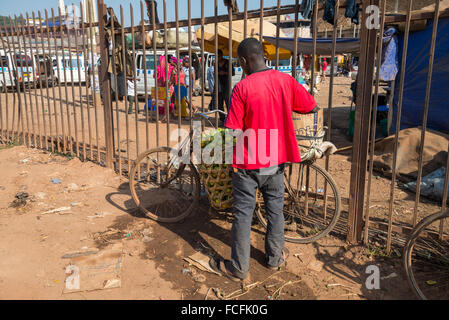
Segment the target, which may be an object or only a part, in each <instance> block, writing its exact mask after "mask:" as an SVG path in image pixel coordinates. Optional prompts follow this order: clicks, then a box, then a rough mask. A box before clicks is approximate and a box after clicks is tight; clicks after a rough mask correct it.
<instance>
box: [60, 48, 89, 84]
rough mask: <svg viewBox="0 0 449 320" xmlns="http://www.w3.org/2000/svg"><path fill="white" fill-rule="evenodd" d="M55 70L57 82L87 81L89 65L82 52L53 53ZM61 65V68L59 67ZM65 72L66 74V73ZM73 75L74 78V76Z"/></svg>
mask: <svg viewBox="0 0 449 320" xmlns="http://www.w3.org/2000/svg"><path fill="white" fill-rule="evenodd" d="M52 60H53V70H54V73H55V76H56V81H57V83H65V82H67V83H85V82H86V78H87V67H86V66H85V59H84V55H83V54H82V53H79V54H78V55H77V54H76V53H68V52H66V53H64V56H62V55H57V56H55V55H53V57H52ZM58 65H59V69H58ZM64 72H65V74H64ZM72 76H73V78H72Z"/></svg>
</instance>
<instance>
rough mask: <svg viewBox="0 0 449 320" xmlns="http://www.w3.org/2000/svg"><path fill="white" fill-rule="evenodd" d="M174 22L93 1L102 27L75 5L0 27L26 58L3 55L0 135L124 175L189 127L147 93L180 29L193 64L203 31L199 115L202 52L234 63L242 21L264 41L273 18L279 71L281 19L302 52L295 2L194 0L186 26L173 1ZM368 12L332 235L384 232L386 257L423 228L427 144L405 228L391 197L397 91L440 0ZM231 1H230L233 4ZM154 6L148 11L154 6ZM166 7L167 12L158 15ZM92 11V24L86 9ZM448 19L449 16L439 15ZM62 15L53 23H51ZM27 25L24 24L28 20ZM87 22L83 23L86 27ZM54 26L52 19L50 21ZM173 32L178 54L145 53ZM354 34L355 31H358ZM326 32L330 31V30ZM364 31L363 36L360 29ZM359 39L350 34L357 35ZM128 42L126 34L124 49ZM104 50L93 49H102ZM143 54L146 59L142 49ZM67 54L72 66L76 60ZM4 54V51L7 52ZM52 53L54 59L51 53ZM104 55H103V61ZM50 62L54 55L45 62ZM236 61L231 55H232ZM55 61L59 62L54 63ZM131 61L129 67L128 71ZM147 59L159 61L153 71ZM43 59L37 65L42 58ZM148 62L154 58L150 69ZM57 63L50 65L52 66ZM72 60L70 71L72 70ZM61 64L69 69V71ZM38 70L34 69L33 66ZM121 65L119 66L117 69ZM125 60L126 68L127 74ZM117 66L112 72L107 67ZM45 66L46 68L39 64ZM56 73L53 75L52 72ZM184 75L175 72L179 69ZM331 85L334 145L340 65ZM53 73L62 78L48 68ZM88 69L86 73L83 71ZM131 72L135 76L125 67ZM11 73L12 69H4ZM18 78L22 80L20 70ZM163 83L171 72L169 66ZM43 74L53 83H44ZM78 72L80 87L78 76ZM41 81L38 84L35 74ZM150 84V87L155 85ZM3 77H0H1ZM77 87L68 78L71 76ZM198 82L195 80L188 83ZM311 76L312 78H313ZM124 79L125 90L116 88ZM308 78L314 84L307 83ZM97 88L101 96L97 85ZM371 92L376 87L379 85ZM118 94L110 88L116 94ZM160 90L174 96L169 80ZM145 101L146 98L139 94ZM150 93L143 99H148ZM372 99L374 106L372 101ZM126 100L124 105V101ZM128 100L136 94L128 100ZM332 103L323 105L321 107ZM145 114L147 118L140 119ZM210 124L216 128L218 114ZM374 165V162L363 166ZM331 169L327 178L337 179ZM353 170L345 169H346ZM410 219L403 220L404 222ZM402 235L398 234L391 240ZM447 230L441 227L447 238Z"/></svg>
mask: <svg viewBox="0 0 449 320" xmlns="http://www.w3.org/2000/svg"><path fill="white" fill-rule="evenodd" d="M173 2H174V8H175V17H176V18H175V21H167V5H166V1H165V0H163V1H159V4H162V16H163V19H162V22H160V23H158V22H157V20H156V19H157V17H156V16H155V14H152V15H149V17H150V20H149V21H148V23H147V22H145V20H146V14H147V12H146V11H145V6H144V3H143V2H141V3H140V7H139V8H138V10H139V11H140V23H137V24H136V23H135V21H134V17H135V15H134V10H135V8H134V7H133V6H132V5H130V7H129V9H130V16H129V20H128V19H126V21H130V26H127V27H125V18H126V17H125V16H124V12H123V7H122V6H120V12H119V13H118V14H116V13H115V12H114V11H113V10H112V9H111V8H108V7H107V5H105V3H104V2H103V0H98V3H97V5H98V7H97V11H98V17H99V19H98V21H92V11H93V8H87V10H83V7H82V4H80V6H79V7H80V8H81V10H80V12H81V20H80V21H81V23H80V24H77V23H75V24H74V25H73V27H70V26H69V25H63V24H62V23H59V24H58V23H56V20H58V21H60V22H61V21H62V19H63V17H62V16H61V12H59V14H58V15H57V16H55V14H54V12H53V10H52V12H51V16H49V15H48V13H47V11H45V16H44V19H45V20H44V21H45V23H43V24H42V23H41V24H40V25H39V26H36V25H32V24H30V23H28V21H30V20H29V19H28V18H29V17H30V16H29V15H28V14H26V16H25V17H26V20H25V19H24V17H22V16H21V17H20V18H21V19H20V20H19V19H17V17H15V19H11V25H9V26H8V25H6V24H5V25H3V26H1V27H0V29H1V36H2V37H1V41H2V42H1V43H2V49H3V51H4V52H6V51H8V52H13V53H17V52H20V53H23V55H24V56H25V58H24V59H23V58H22V57H21V56H20V58H19V59H16V58H17V57H15V56H14V59H11V60H13V65H12V66H9V65H3V63H10V62H11V61H8V60H3V59H2V62H1V63H2V65H1V68H2V70H4V72H3V75H2V76H3V84H4V85H3V87H4V88H6V83H7V79H6V77H7V76H9V77H10V79H11V88H6V90H5V91H6V92H5V93H4V94H2V95H1V99H0V103H1V104H2V105H0V111H1V113H0V125H1V128H0V138H1V139H2V141H3V142H8V141H14V140H16V139H21V140H22V141H23V142H24V143H26V144H27V145H28V146H30V147H37V148H42V149H46V150H50V151H53V152H61V153H74V154H76V156H78V157H80V158H81V159H83V160H91V161H95V162H98V163H102V164H104V165H105V166H106V167H109V168H113V169H114V170H116V171H117V172H118V173H119V174H121V175H125V176H126V175H127V174H128V173H129V171H130V167H131V165H132V163H133V161H135V159H136V158H137V156H138V155H139V154H140V153H141V152H142V151H145V150H147V149H150V148H153V147H159V146H171V145H173V144H174V143H176V142H174V141H170V134H171V132H172V131H173V130H174V129H176V128H178V129H179V128H186V129H189V128H191V127H192V121H193V120H192V117H187V118H184V117H183V115H182V112H181V111H180V110H178V113H177V117H176V119H170V116H171V115H170V110H169V108H170V101H169V97H168V95H165V96H164V97H163V98H162V99H164V100H165V104H163V105H164V106H165V112H163V113H164V114H165V115H166V119H165V120H166V122H165V123H161V118H160V117H161V115H160V112H159V108H158V106H159V101H158V100H160V97H159V95H158V94H156V95H154V94H153V95H152V93H151V92H150V91H149V90H148V89H149V87H150V86H149V83H150V82H154V89H155V90H154V92H159V88H158V86H159V85H158V81H156V79H157V77H158V70H157V60H158V58H159V56H165V57H168V56H169V54H170V52H173V56H175V57H177V58H179V57H180V56H181V52H180V49H181V48H180V28H183V27H187V28H188V30H189V32H188V47H187V49H186V50H185V51H186V54H188V55H189V56H190V57H192V53H193V48H192V40H193V39H192V37H193V35H192V33H191V29H192V27H195V26H196V27H197V28H198V30H200V31H199V33H200V35H201V37H200V39H201V40H200V43H199V47H200V48H201V49H200V51H199V52H198V58H200V59H199V61H200V68H199V70H200V86H199V87H200V89H201V90H200V91H201V97H200V98H199V99H200V106H199V108H200V109H202V110H204V109H206V108H207V105H206V98H205V92H206V62H207V60H206V56H207V54H209V53H213V54H215V57H217V56H218V50H219V49H224V50H226V51H227V52H228V57H229V61H232V59H233V52H235V49H236V46H238V43H236V41H233V32H232V30H233V24H235V23H237V22H241V21H243V31H242V34H243V38H247V37H249V36H256V37H259V39H260V40H261V41H263V40H264V38H263V36H264V23H263V21H264V19H266V18H269V17H276V19H277V29H276V53H275V57H276V58H275V68H276V69H280V66H279V61H280V47H279V38H280V27H279V25H280V24H279V22H280V17H281V15H285V14H292V15H294V26H295V28H294V33H293V39H294V40H293V41H294V46H293V48H294V51H293V52H292V54H293V57H298V51H297V48H298V43H297V42H298V25H299V22H298V21H299V12H300V2H299V0H295V1H293V3H292V4H291V5H282V3H281V0H278V1H277V6H276V7H270V8H266V7H264V1H263V0H260V8H259V9H257V10H248V1H247V0H244V1H241V2H243V3H244V6H243V10H241V11H239V10H238V9H237V8H236V7H233V6H232V5H231V4H230V5H229V6H228V7H227V14H224V15H219V14H218V13H219V4H218V0H214V16H209V17H205V10H204V8H205V6H204V0H201V7H200V8H198V7H195V12H199V11H201V17H200V18H194V19H192V18H191V11H192V4H191V1H190V0H187V8H188V10H187V19H185V20H179V18H178V17H179V4H178V0H174V1H173ZM346 2H347V1H343V0H340V1H339V0H337V1H336V3H335V8H334V9H335V18H334V25H333V27H332V53H331V61H334V59H335V57H336V44H337V38H338V35H339V32H341V31H340V30H341V28H340V26H339V25H338V16H339V10H340V12H341V10H343V9H344V8H345V7H346V5H347V3H346ZM359 2H360V5H361V14H362V18H361V29H360V40H361V49H360V63H359V81H358V84H357V98H356V112H355V129H354V140H353V146H352V150H353V151H352V160H351V179H350V186H349V190H350V191H349V200H348V202H347V204H348V208H347V210H346V212H345V214H344V215H343V217H342V219H343V220H342V222H341V223H340V224H339V225H340V228H337V229H338V230H339V231H340V232H341V233H343V234H346V235H347V239H348V241H350V242H359V241H361V240H362V238H363V241H364V242H365V244H368V243H369V241H370V238H371V237H373V235H378V234H379V233H382V234H384V235H385V240H386V247H387V250H388V251H390V250H391V244H392V240H398V242H400V238H401V237H400V236H401V235H405V234H406V233H407V230H409V229H410V227H411V226H414V225H415V224H416V222H417V219H418V216H417V213H418V211H419V210H418V208H419V205H420V196H419V194H420V192H419V185H420V181H421V178H422V175H421V173H422V166H423V161H422V156H423V143H422V144H421V150H420V151H421V152H420V159H419V170H418V172H419V173H418V190H417V193H416V201H415V210H414V215H413V219H412V221H408V226H406V227H404V222H401V224H400V227H399V225H398V224H397V223H394V222H393V221H394V219H393V212H394V195H395V190H396V188H397V187H396V172H395V167H396V160H397V156H398V155H397V149H398V134H399V131H398V130H399V129H398V128H400V119H401V117H400V115H401V108H402V95H403V90H404V85H406V84H405V83H404V72H405V71H404V70H405V66H406V63H407V61H406V59H405V57H406V53H407V39H408V35H409V33H410V24H411V21H414V20H422V19H434V21H436V22H437V21H438V17H440V16H442V15H441V14H440V12H439V1H435V4H436V10H435V12H434V13H424V14H423V13H416V14H413V13H412V10H411V9H412V4H413V0H409V2H408V3H409V6H408V12H407V14H406V15H394V16H386V14H385V13H386V0H363V1H359ZM148 3H151V4H150V8H149V9H152V10H149V11H151V12H155V8H154V2H152V1H151V2H148ZM230 3H233V2H232V1H231V2H230ZM315 3H316V4H315V5H314V6H313V9H312V24H311V34H312V41H313V42H312V43H313V49H312V61H315V57H317V56H318V55H317V35H318V25H317V21H318V13H319V12H320V11H322V10H323V8H324V4H322V3H318V1H316V2H315ZM372 5H374V6H377V7H380V13H381V16H380V27H379V28H368V27H367V25H366V23H365V21H366V20H367V19H368V18H369V16H368V15H369V11H368V12H367V8H368V7H369V6H372ZM151 6H152V8H151ZM159 9H161V8H159ZM84 12H85V13H86V15H87V17H86V18H87V19H85V17H84V14H83V13H84ZM444 14H445V15H446V16H447V12H445V13H444ZM31 17H32V18H33V20H35V18H36V17H37V18H38V19H39V21H41V20H42V14H41V13H40V12H38V13H37V15H36V14H35V13H32V15H31ZM56 17H57V18H58V19H55V18H56ZM251 19H253V20H254V19H257V20H259V30H257V31H256V32H254V30H252V31H250V30H249V29H248V21H250V20H251ZM22 21H27V23H21V22H22ZM86 21H87V22H86ZM50 22H51V23H50ZM398 22H405V23H406V25H405V31H404V34H405V39H406V41H404V50H403V52H404V56H403V59H402V66H401V70H402V71H401V74H400V81H399V82H398V83H399V85H400V89H399V104H398V112H397V119H396V128H397V129H396V133H395V148H394V155H393V159H394V164H393V172H392V179H391V188H390V198H389V201H388V212H387V215H386V216H385V217H384V223H382V222H379V221H378V220H373V219H372V211H373V210H371V209H370V206H371V198H370V195H371V192H372V190H371V185H372V178H373V176H374V175H373V161H372V160H373V156H374V145H375V132H376V125H375V124H376V114H377V96H378V94H379V68H377V69H375V65H378V66H379V65H380V61H381V58H382V57H381V53H382V50H381V48H382V34H383V32H384V26H385V25H386V24H388V23H398ZM220 23H227V24H228V29H229V35H228V43H227V46H224V47H222V48H220V47H219V37H218V36H215V39H214V52H206V51H205V28H206V26H207V25H210V24H212V25H213V26H214V32H215V35H218V34H219V26H220ZM170 28H172V29H175V30H176V32H175V33H176V46H175V49H174V50H172V49H170V50H169V49H168V43H167V37H166V36H165V37H164V41H163V43H162V47H161V46H157V44H156V40H154V39H153V41H152V49H149V48H147V46H146V45H145V41H146V40H147V38H146V37H147V33H148V32H149V31H152V34H153V36H154V37H155V35H156V33H157V31H162V32H163V33H164V34H165V35H167V33H168V31H169V29H170ZM96 29H98V31H99V37H98V40H97V39H96V36H95V30H96ZM354 30H356V29H354ZM436 32H437V23H435V24H434V32H433V37H432V46H431V48H430V59H429V72H428V82H427V90H426V100H425V101H426V105H425V112H424V119H423V130H422V136H421V140H422V141H424V139H425V137H426V119H427V113H428V110H429V93H430V90H431V87H430V83H431V82H430V81H431V79H432V69H433V57H434V51H435V39H436ZM326 33H327V31H326ZM357 33H358V32H357ZM354 34H355V31H354ZM128 39H131V41H130V42H129V41H128ZM96 43H99V48H98V50H97V48H96V46H95V44H96ZM139 43H142V44H144V45H143V46H142V48H141V49H139V50H136V48H137V47H138V44H139ZM137 52H139V54H137ZM72 53H73V56H74V59H72ZM5 55H6V54H5ZM67 55H68V56H69V59H64V58H63V59H58V57H59V56H61V57H65V56H67ZM27 56H30V58H31V60H32V59H33V58H35V57H37V58H35V59H37V60H39V61H40V60H43V63H38V64H35V63H30V65H31V66H30V67H29V68H28V60H27V58H26V57H27ZM53 56H54V57H56V58H55V61H54V60H52V57H53ZM97 56H99V57H100V60H99V62H98V61H97ZM46 57H47V58H46ZM234 58H235V57H234ZM45 59H50V60H51V61H52V63H51V64H50V66H48V63H45ZM53 61H54V62H53ZM127 61H128V62H129V65H130V66H131V67H129V66H128V67H127ZM151 61H153V63H152V64H151ZM41 62H42V61H41ZM147 62H148V63H147ZM53 63H54V64H55V65H53ZM67 63H68V65H67ZM297 63H298V62H297V59H296V58H294V59H293V60H292V69H291V75H292V76H293V77H296V73H297ZM60 64H63V65H62V66H61V65H60ZM74 64H76V66H74ZM37 65H39V70H36V69H37V67H36V66H37ZM117 65H118V66H119V67H115V66H117ZM120 65H121V67H120ZM111 66H112V67H111ZM41 67H42V68H41ZM49 68H51V70H47V69H49ZM175 68H177V71H178V73H179V68H180V65H179V64H177V65H176V67H175ZM232 68H233V65H232V63H229V77H228V82H229V87H232V85H233V82H232V76H231V75H232ZM330 68H331V72H330V79H329V93H328V94H329V98H328V103H327V119H326V125H327V127H328V131H327V136H326V139H327V140H329V141H332V138H333V136H332V129H333V127H332V114H333V107H334V87H335V76H334V71H335V70H334V68H335V65H334V63H331V65H330ZM54 69H56V71H55V72H53V71H52V70H54ZM87 69H89V70H87ZM129 69H131V70H129ZM5 70H6V71H5ZM19 71H20V72H21V74H22V79H21V80H20V81H13V80H12V79H18V78H19V77H18V73H20V72H19ZM164 71H165V76H166V78H167V77H168V76H169V74H168V66H166V68H165V70H164ZM83 72H85V80H84V81H81V80H82V73H83ZM42 73H44V74H45V75H46V76H45V77H44V76H42ZM317 73H318V70H316V67H315V63H312V64H311V79H315V75H316V74H317ZM76 76H78V80H77V81H74V78H76ZM33 77H34V78H33ZM214 77H215V83H218V74H217V73H215V75H214ZM153 79H154V80H153ZM0 80H1V79H0ZM69 80H71V81H69ZM139 80H140V81H142V82H143V87H144V92H143V94H138V88H137V87H138V85H137V84H138V82H139ZM191 80H192V79H191ZM128 81H130V82H132V83H134V87H135V88H134V104H135V107H134V109H132V110H131V111H132V112H131V113H129V112H128V110H129V99H128V96H129V93H128V85H127V82H128ZM312 81H313V80H312ZM120 82H122V84H121V83H120ZM312 83H313V82H312ZM121 85H122V86H123V90H124V94H123V96H124V98H123V97H122V94H121V92H120V89H119V88H120V86H121ZM98 87H99V88H101V90H100V92H98V91H97V88H98ZM313 87H314V86H313V85H311V86H310V92H311V94H314V90H313ZM373 88H374V90H373ZM111 89H112V90H111ZM174 90H175V92H177V94H178V96H180V95H181V93H180V90H181V88H180V84H179V83H178V85H175V87H174ZM165 91H166V92H168V91H169V86H168V82H167V83H166V86H165ZM193 93H194V89H193V88H192V86H189V96H190V97H192V95H193ZM139 96H140V97H139ZM142 97H143V99H144V100H143V102H142ZM373 97H374V103H373ZM122 98H123V99H122ZM150 98H155V105H156V108H155V109H153V108H152V107H151V104H152V103H150V100H151V99H150ZM218 98H219V97H218V90H215V99H214V100H215V109H217V108H218ZM131 100H132V99H131ZM323 107H326V106H323ZM188 108H189V114H190V115H191V114H192V112H193V106H192V104H190V105H189V106H188ZM139 110H140V111H142V112H141V113H139ZM215 125H216V126H218V117H217V118H216V121H215ZM330 158H331V156H328V157H327V158H326V159H325V168H326V170H330V168H329V167H330ZM368 160H370V161H368ZM448 167H449V161H448V165H447V166H446V180H445V189H444V190H445V191H446V190H447V183H448V175H449V174H448V172H449V171H448V170H447V169H448ZM331 173H332V172H331ZM348 174H349V172H348ZM326 192H327V190H326V188H325V190H324V197H325V198H326V197H327V194H326ZM443 198H444V199H443V201H442V204H441V210H444V209H445V208H446V200H447V192H445V194H444V197H443ZM405 223H407V222H405ZM395 232H396V233H395ZM442 232H443V226H441V229H440V233H442Z"/></svg>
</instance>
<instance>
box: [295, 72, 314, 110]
mask: <svg viewBox="0 0 449 320" xmlns="http://www.w3.org/2000/svg"><path fill="white" fill-rule="evenodd" d="M292 83H293V111H295V112H298V113H309V112H310V111H312V110H313V109H314V108H315V107H316V105H317V104H316V101H315V98H314V97H313V96H312V95H311V94H310V93H308V92H307V90H306V89H305V88H304V87H303V86H302V85H300V84H299V83H298V82H297V81H296V80H295V79H293V78H292Z"/></svg>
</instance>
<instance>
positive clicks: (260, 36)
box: [231, 0, 263, 43]
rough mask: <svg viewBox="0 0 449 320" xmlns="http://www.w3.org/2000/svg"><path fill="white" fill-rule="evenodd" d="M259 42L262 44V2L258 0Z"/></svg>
mask: <svg viewBox="0 0 449 320" xmlns="http://www.w3.org/2000/svg"><path fill="white" fill-rule="evenodd" d="M231 12H232V11H231ZM259 41H260V42H261V43H263V0H260V20H259Z"/></svg>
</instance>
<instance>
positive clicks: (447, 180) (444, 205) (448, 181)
mask: <svg viewBox="0 0 449 320" xmlns="http://www.w3.org/2000/svg"><path fill="white" fill-rule="evenodd" d="M447 154H448V157H447V160H446V174H445V176H444V187H443V201H442V203H441V211H442V212H445V211H446V208H447V193H448V190H447V187H448V184H449V145H448V150H447ZM443 224H444V220H441V223H440V232H439V238H440V239H441V240H442V239H443V231H444V225H443Z"/></svg>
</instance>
